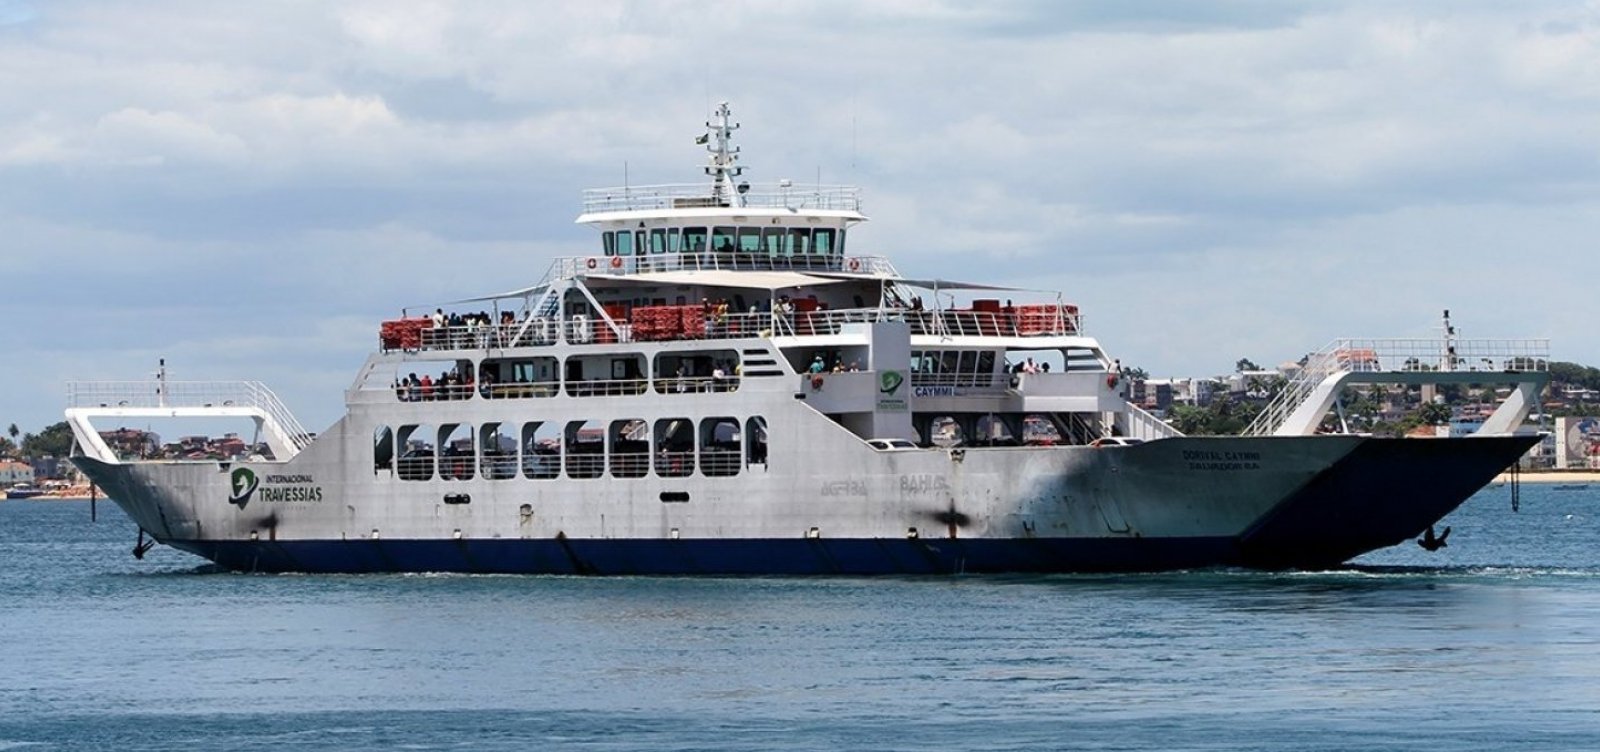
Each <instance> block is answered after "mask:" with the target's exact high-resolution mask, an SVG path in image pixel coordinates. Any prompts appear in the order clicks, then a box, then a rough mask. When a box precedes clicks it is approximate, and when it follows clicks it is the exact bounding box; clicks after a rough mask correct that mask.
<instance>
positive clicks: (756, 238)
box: [739, 227, 761, 253]
mask: <svg viewBox="0 0 1600 752" xmlns="http://www.w3.org/2000/svg"><path fill="white" fill-rule="evenodd" d="M760 250H761V228H759V227H741V228H739V252H740V253H756V252H758V251H760Z"/></svg>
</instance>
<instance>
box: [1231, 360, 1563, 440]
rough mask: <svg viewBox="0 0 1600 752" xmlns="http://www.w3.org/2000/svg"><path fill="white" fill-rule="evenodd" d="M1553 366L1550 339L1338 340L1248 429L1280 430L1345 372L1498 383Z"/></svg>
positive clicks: (1304, 368) (1253, 432) (1255, 433)
mask: <svg viewBox="0 0 1600 752" xmlns="http://www.w3.org/2000/svg"><path fill="white" fill-rule="evenodd" d="M1549 369H1550V340H1548V339H1456V338H1453V337H1451V338H1433V339H1429V338H1409V339H1408V338H1398V339H1394V338H1391V339H1355V338H1341V339H1336V340H1333V341H1332V342H1330V343H1329V344H1328V345H1327V346H1326V347H1323V348H1322V349H1321V350H1318V351H1317V352H1314V353H1312V354H1310V355H1309V356H1308V357H1307V360H1306V364H1305V365H1304V366H1302V367H1301V368H1300V370H1299V372H1298V373H1296V374H1294V376H1293V377H1292V378H1290V379H1289V380H1288V382H1287V383H1286V384H1285V385H1284V387H1283V389H1282V390H1281V391H1280V392H1279V393H1278V394H1277V395H1276V396H1274V397H1273V398H1272V399H1271V400H1270V401H1269V402H1268V403H1267V405H1266V407H1265V408H1263V409H1262V411H1261V413H1260V414H1259V415H1257V416H1256V419H1255V420H1254V421H1252V422H1251V424H1250V425H1249V427H1247V428H1246V429H1245V432H1246V433H1247V434H1249V435H1253V436H1265V435H1268V434H1272V433H1274V432H1275V431H1277V430H1278V428H1279V427H1280V426H1282V425H1283V424H1284V422H1285V421H1287V420H1288V418H1289V416H1290V415H1292V414H1293V413H1294V411H1295V410H1296V409H1297V408H1299V407H1300V405H1301V404H1302V403H1304V402H1305V401H1306V399H1307V398H1309V397H1310V396H1311V394H1312V393H1313V392H1314V391H1316V389H1317V387H1318V386H1320V385H1321V384H1322V383H1323V382H1324V381H1326V380H1327V379H1328V378H1329V377H1331V376H1334V375H1336V374H1339V373H1372V374H1379V373H1400V374H1416V375H1423V374H1428V373H1443V374H1451V375H1452V376H1455V375H1459V374H1466V375H1469V376H1470V374H1473V373H1481V374H1483V376H1484V382H1485V383H1495V382H1497V381H1504V380H1505V379H1504V377H1505V376H1506V375H1508V374H1517V373H1526V372H1544V371H1548V370H1549Z"/></svg>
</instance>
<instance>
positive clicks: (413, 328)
mask: <svg viewBox="0 0 1600 752" xmlns="http://www.w3.org/2000/svg"><path fill="white" fill-rule="evenodd" d="M432 326H433V322H432V321H430V320H429V319H428V318H427V317H426V316H424V317H419V318H414V319H395V320H393V321H385V322H383V324H382V325H381V326H380V327H378V343H379V344H380V345H381V346H382V347H383V349H385V350H421V349H422V330H424V329H428V328H431V327H432Z"/></svg>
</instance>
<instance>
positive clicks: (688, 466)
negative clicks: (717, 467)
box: [656, 418, 694, 478]
mask: <svg viewBox="0 0 1600 752" xmlns="http://www.w3.org/2000/svg"><path fill="white" fill-rule="evenodd" d="M693 473H694V421H691V420H689V419H688V418H662V419H661V420H658V421H656V475H659V476H661V477H663V478H684V477H688V476H689V475H691V474H693Z"/></svg>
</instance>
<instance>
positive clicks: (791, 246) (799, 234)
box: [784, 227, 811, 256]
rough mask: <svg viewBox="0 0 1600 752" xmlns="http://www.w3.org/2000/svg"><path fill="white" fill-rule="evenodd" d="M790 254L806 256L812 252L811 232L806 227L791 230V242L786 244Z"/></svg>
mask: <svg viewBox="0 0 1600 752" xmlns="http://www.w3.org/2000/svg"><path fill="white" fill-rule="evenodd" d="M784 245H785V246H786V247H787V249H788V252H789V253H791V254H794V255H796V256H804V255H806V254H808V253H810V252H811V230H810V229H808V228H805V227H791V228H789V242H788V243H785V244H784Z"/></svg>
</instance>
